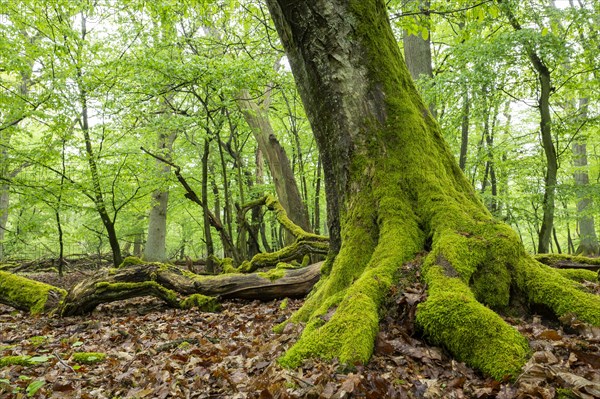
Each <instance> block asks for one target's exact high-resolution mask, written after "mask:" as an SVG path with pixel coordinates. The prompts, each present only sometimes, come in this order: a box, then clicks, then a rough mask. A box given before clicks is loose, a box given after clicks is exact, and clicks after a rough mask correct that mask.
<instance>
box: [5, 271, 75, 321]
mask: <svg viewBox="0 0 600 399" xmlns="http://www.w3.org/2000/svg"><path fill="white" fill-rule="evenodd" d="M66 295H67V292H66V291H65V290H63V289H61V288H57V287H53V286H51V285H48V284H44V283H40V282H38V281H34V280H30V279H28V278H25V277H21V276H18V275H16V274H12V273H8V272H3V271H0V303H3V304H5V305H8V306H12V307H13V308H15V309H19V310H24V311H26V312H29V313H31V314H38V313H43V312H48V311H51V310H53V309H55V308H57V307H58V306H59V305H60V303H61V302H62V300H63V299H64V297H65V296H66Z"/></svg>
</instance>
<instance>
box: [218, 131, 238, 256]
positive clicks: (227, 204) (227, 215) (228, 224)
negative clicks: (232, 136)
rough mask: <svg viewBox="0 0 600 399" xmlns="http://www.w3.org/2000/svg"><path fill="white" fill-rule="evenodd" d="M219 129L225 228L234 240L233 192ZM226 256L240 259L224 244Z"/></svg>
mask: <svg viewBox="0 0 600 399" xmlns="http://www.w3.org/2000/svg"><path fill="white" fill-rule="evenodd" d="M219 130H220V129H217V132H216V139H217V146H218V148H219V160H220V161H221V174H222V176H223V194H224V197H225V198H223V201H224V203H223V219H224V222H225V228H226V230H227V235H229V237H230V238H231V239H232V240H233V211H232V206H231V200H232V198H231V193H230V191H229V190H230V187H229V169H228V168H227V161H226V160H225V154H224V151H223V142H222V141H221V138H220V136H219ZM224 249H225V251H226V252H225V256H226V257H232V258H236V261H237V260H239V258H238V256H234V252H232V251H233V248H228V247H227V246H225V245H224Z"/></svg>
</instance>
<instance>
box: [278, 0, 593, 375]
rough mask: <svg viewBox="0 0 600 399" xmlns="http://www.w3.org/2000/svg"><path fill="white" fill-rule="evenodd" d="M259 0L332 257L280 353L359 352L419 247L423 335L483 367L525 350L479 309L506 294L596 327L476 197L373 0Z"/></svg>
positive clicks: (366, 347)
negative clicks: (312, 143)
mask: <svg viewBox="0 0 600 399" xmlns="http://www.w3.org/2000/svg"><path fill="white" fill-rule="evenodd" d="M267 3H268V6H269V9H270V11H271V15H272V17H273V20H274V22H275V26H276V28H277V30H278V32H279V35H280V37H281V39H282V41H283V44H284V47H285V49H286V51H287V55H288V58H289V60H290V64H291V67H292V71H293V73H294V76H295V79H296V82H297V85H298V88H299V91H300V94H301V96H302V99H303V102H304V105H305V108H306V111H307V115H308V117H309V119H310V122H311V125H312V128H313V131H314V134H315V137H316V139H317V143H318V145H319V149H320V151H321V156H322V160H323V167H324V171H325V183H326V191H327V202H328V203H327V205H328V215H329V224H330V234H331V248H332V251H333V252H334V255H335V257H333V256H332V257H330V258H329V260H328V262H327V263H326V265H325V267H324V269H323V273H324V277H322V278H321V280H320V281H319V283H318V284H317V286H316V287H315V291H314V292H313V293H312V294H311V295H310V296H309V297H308V299H307V301H306V302H305V304H304V306H303V307H302V308H301V309H300V310H299V311H298V312H297V313H296V314H295V315H294V316H293V318H292V321H294V322H305V323H306V327H305V329H304V332H303V335H302V337H301V338H300V340H299V341H298V342H297V343H296V344H295V345H294V346H293V347H292V348H291V349H289V350H288V351H287V353H286V354H285V356H284V357H283V358H282V363H283V364H285V365H288V366H296V365H298V364H300V363H301V362H302V360H303V359H305V358H307V357H314V356H316V357H321V358H325V359H333V358H338V359H339V360H340V361H341V362H344V363H349V364H352V363H354V362H357V361H358V362H366V361H368V359H369V358H370V356H371V354H372V351H373V345H374V340H375V337H376V335H377V332H378V324H379V310H380V307H381V305H382V302H383V300H384V298H385V296H386V295H387V293H388V290H389V288H390V286H391V284H392V283H393V282H394V281H395V279H396V278H398V277H400V278H402V275H401V270H402V269H401V267H400V266H401V265H402V264H403V263H404V262H407V261H409V260H411V259H412V258H413V257H414V256H415V255H416V254H417V253H418V252H420V251H423V250H428V251H429V252H428V256H427V257H426V259H425V263H424V265H423V270H422V271H421V272H422V276H423V278H424V280H425V281H426V282H427V284H428V299H427V301H426V302H424V303H423V304H421V305H420V306H419V309H418V313H417V322H418V324H419V325H420V327H421V328H422V330H423V332H424V335H425V336H426V337H428V338H429V339H430V340H431V341H432V342H434V343H436V344H440V345H443V346H445V347H446V348H447V349H448V350H449V351H450V352H451V353H453V355H454V356H455V357H456V358H458V359H460V360H463V361H466V362H468V363H469V364H471V365H472V366H474V367H476V368H478V369H480V370H482V371H483V372H485V373H487V374H490V375H492V376H494V377H496V378H501V377H502V376H504V375H513V376H516V375H517V374H518V373H519V371H520V369H521V367H522V365H523V364H524V363H525V361H526V359H527V356H528V350H529V349H528V344H527V341H526V340H525V339H524V338H523V337H522V336H520V335H519V333H518V332H517V331H516V329H514V328H513V327H511V326H509V325H508V324H506V323H505V322H504V321H503V320H502V319H501V318H500V316H498V315H497V314H496V313H495V312H494V311H492V310H490V308H495V309H502V308H505V307H507V306H508V305H509V300H510V298H511V294H512V293H520V294H522V295H526V296H527V300H528V301H529V302H531V303H544V304H546V305H547V306H548V307H549V308H550V309H552V310H553V311H554V312H555V313H557V314H558V315H560V314H564V313H566V312H573V313H575V314H577V316H578V317H579V318H580V319H581V320H584V321H587V322H590V323H593V324H596V325H600V299H599V298H598V297H597V296H593V295H589V294H585V293H584V292H583V291H580V290H579V287H578V286H577V285H576V284H575V283H572V282H570V281H569V280H567V279H565V278H563V277H561V276H560V275H559V274H558V273H556V272H555V271H554V270H552V269H550V268H548V267H546V266H542V265H541V264H539V263H538V262H536V261H534V260H533V259H532V258H530V257H529V256H528V255H527V254H526V253H525V251H524V249H523V247H522V245H521V243H520V241H519V239H518V237H517V236H516V234H515V233H514V232H513V231H512V229H511V228H510V227H508V226H507V225H505V224H502V223H498V222H496V221H495V220H494V219H493V218H492V216H491V215H490V213H489V212H488V211H487V210H486V208H485V206H483V204H482V203H481V201H480V200H479V198H478V197H477V196H476V194H475V193H474V191H473V189H472V187H471V186H470V184H469V182H468V181H467V180H466V179H465V177H464V175H463V173H462V172H461V170H460V168H459V167H458V165H457V164H456V162H455V160H454V159H453V157H452V155H451V153H450V151H449V148H448V146H447V144H446V143H445V142H444V140H443V138H442V135H441V133H440V130H439V126H438V125H437V124H436V122H435V121H434V120H433V118H432V117H431V115H430V113H429V111H428V109H427V107H426V106H425V104H423V102H422V101H421V99H420V97H419V95H418V94H417V92H416V90H415V87H414V85H413V82H412V80H411V78H410V75H409V72H408V70H407V68H406V65H405V64H404V62H403V60H402V58H401V56H400V53H399V49H398V45H397V43H396V40H395V39H394V36H393V34H392V30H391V28H390V24H389V21H388V18H387V13H386V6H385V2H384V1H383V0H369V1H363V0H352V1H342V0H314V1H310V2H296V1H290V0H268V2H267ZM459 95H460V93H457V96H459ZM486 305H487V306H486ZM325 315H327V316H326V317H324V316H325Z"/></svg>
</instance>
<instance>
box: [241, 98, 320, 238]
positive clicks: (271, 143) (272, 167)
mask: <svg viewBox="0 0 600 399" xmlns="http://www.w3.org/2000/svg"><path fill="white" fill-rule="evenodd" d="M238 106H239V107H240V110H241V111H242V114H243V115H244V119H245V120H246V122H247V123H248V125H249V126H250V129H251V130H252V133H253V134H254V137H255V138H256V142H257V143H258V147H259V148H260V151H261V152H262V154H263V155H264V156H265V158H266V159H267V164H268V166H269V171H270V172H271V176H272V177H273V184H274V186H275V192H276V193H277V198H279V201H280V202H281V204H282V205H283V207H284V209H285V210H286V212H287V213H288V215H289V217H290V218H291V219H292V220H293V221H294V222H295V223H297V224H298V225H299V226H300V227H302V228H303V229H304V230H306V231H310V222H309V219H308V212H307V210H306V206H305V204H304V202H303V201H302V197H301V196H300V191H299V190H298V184H297V183H296V178H295V177H294V173H293V171H292V167H291V164H290V160H289V158H288V156H287V154H286V152H285V150H284V148H283V147H282V146H281V144H280V143H279V140H277V136H276V135H275V132H274V131H273V127H272V126H271V122H270V121H269V117H268V114H267V110H266V109H264V108H262V107H260V106H259V105H258V104H256V102H254V101H252V98H251V97H250V93H249V92H248V91H247V90H242V91H241V93H240V97H239V99H238ZM291 240H293V238H292V237H288V240H287V241H288V243H289V242H290V241H291Z"/></svg>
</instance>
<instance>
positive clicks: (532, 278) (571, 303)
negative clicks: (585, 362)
mask: <svg viewBox="0 0 600 399" xmlns="http://www.w3.org/2000/svg"><path fill="white" fill-rule="evenodd" d="M516 277H517V278H516V283H517V286H518V287H519V289H520V290H521V291H522V292H523V293H524V294H525V295H527V297H528V299H529V301H530V302H531V303H534V304H538V305H545V306H547V307H549V308H550V309H551V310H552V311H553V312H554V313H555V314H556V316H558V317H561V316H565V315H567V314H574V315H575V316H577V318H578V319H579V320H581V321H583V322H586V323H590V324H592V325H594V326H600V296H598V295H594V294H590V293H587V292H585V291H584V289H583V287H582V286H581V285H580V284H578V283H576V282H574V281H572V280H571V279H569V278H567V277H564V276H563V275H562V272H560V271H559V270H557V269H553V268H551V267H549V266H546V265H543V264H541V263H539V262H537V261H535V260H534V259H532V258H530V257H522V258H521V260H520V261H519V262H518V264H517V266H516Z"/></svg>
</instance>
